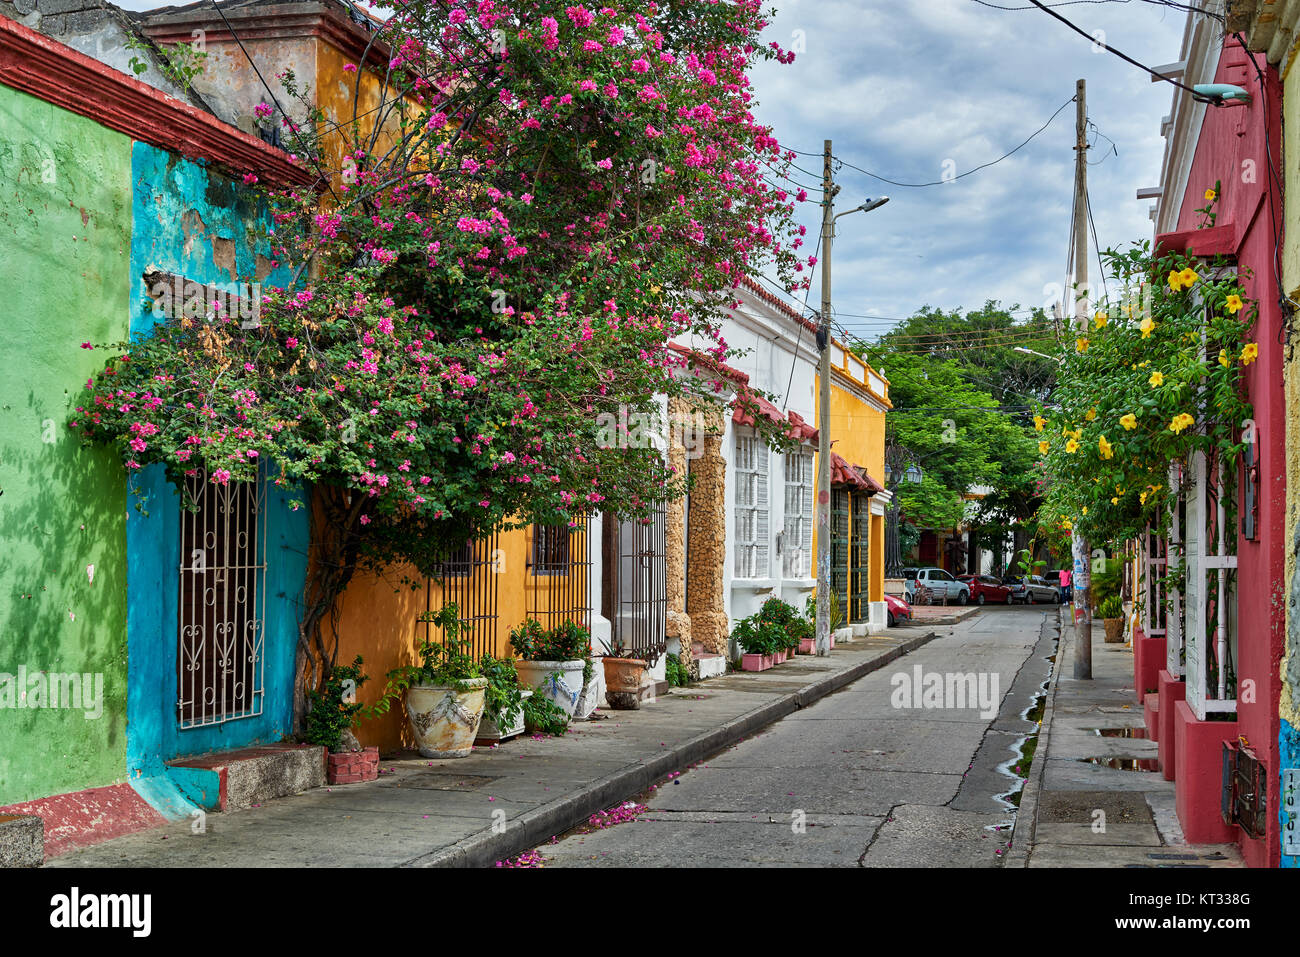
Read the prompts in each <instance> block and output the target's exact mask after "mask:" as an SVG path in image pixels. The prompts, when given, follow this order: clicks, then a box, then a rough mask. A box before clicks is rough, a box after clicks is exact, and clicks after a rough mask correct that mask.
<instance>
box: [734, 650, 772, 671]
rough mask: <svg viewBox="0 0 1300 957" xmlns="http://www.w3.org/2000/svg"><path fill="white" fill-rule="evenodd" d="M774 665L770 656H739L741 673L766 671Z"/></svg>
mask: <svg viewBox="0 0 1300 957" xmlns="http://www.w3.org/2000/svg"><path fill="white" fill-rule="evenodd" d="M775 664H776V660H775V659H774V658H773V657H772V656H771V655H752V654H744V655H741V656H740V670H741V671H767V669H768V668H771V667H772V666H773V665H775Z"/></svg>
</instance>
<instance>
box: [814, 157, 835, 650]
mask: <svg viewBox="0 0 1300 957" xmlns="http://www.w3.org/2000/svg"><path fill="white" fill-rule="evenodd" d="M823 150H824V151H823V154H822V258H821V261H820V262H819V264H818V265H820V266H821V270H822V311H821V316H820V319H821V321H820V322H819V323H818V332H817V346H818V348H820V349H821V355H820V356H819V358H818V360H817V654H818V655H821V656H826V655H829V654H830V653H831V243H832V242H833V240H834V232H835V217H834V214H833V207H834V204H835V193H836V191H837V190H838V189H839V187H837V186H836V185H835V184H834V183H833V182H832V181H831V141H830V140H826V141H825V143H824V145H823Z"/></svg>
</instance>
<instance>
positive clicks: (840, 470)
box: [831, 452, 885, 495]
mask: <svg viewBox="0 0 1300 957" xmlns="http://www.w3.org/2000/svg"><path fill="white" fill-rule="evenodd" d="M831 484H832V485H847V486H849V487H850V488H854V489H857V490H858V491H861V492H866V493H867V494H868V495H875V494H876V493H877V492H883V491H884V490H885V488H884V486H883V485H881V484H880V483H879V482H877V481H876V480H875V479H873V478H872V477H871V476H870V475H869V474H868V473H867V470H866V469H865V468H863V467H862V466H860V465H850V464H849V463H848V462H846V461H845V459H844V456H842V455H840V454H839V453H838V452H832V453H831Z"/></svg>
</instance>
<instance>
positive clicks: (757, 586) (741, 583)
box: [731, 578, 780, 591]
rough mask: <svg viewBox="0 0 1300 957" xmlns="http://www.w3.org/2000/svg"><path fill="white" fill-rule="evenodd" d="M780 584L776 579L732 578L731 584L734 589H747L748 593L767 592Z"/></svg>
mask: <svg viewBox="0 0 1300 957" xmlns="http://www.w3.org/2000/svg"><path fill="white" fill-rule="evenodd" d="M779 583H780V579H777V578H733V579H732V580H731V584H732V586H733V587H735V588H747V589H749V590H750V591H767V590H769V589H772V588H775V587H776V586H777V585H778V584H779Z"/></svg>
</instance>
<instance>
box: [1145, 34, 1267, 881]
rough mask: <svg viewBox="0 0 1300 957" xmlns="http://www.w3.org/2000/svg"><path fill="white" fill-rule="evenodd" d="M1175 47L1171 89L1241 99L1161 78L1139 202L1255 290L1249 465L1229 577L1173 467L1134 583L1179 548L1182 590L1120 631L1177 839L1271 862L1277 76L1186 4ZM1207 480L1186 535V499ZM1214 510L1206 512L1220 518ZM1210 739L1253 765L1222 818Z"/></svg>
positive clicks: (1179, 243)
mask: <svg viewBox="0 0 1300 957" xmlns="http://www.w3.org/2000/svg"><path fill="white" fill-rule="evenodd" d="M1181 60H1182V63H1183V64H1184V65H1183V66H1182V73H1181V75H1180V76H1178V79H1179V80H1180V82H1182V83H1184V84H1186V85H1187V86H1194V85H1197V84H1204V83H1225V84H1232V85H1234V86H1238V87H1241V88H1243V89H1245V90H1247V91H1248V92H1249V94H1250V99H1249V102H1248V103H1246V104H1244V105H1232V106H1223V107H1219V106H1214V105H1208V104H1205V103H1201V102H1197V101H1196V100H1195V98H1193V96H1192V95H1191V94H1190V93H1189V92H1187V91H1186V90H1183V89H1177V88H1175V90H1174V97H1173V108H1172V110H1171V112H1170V115H1169V116H1168V117H1166V118H1165V120H1164V123H1163V124H1162V126H1163V132H1164V135H1165V137H1166V148H1165V157H1164V164H1163V169H1162V173H1161V183H1160V188H1159V191H1158V199H1157V205H1156V206H1154V207H1153V208H1152V213H1153V219H1154V220H1155V222H1156V241H1157V244H1158V245H1159V246H1160V247H1162V248H1166V249H1182V250H1186V251H1189V252H1190V253H1192V254H1194V255H1197V256H1205V257H1213V256H1215V255H1217V254H1222V255H1224V256H1226V257H1228V258H1229V259H1230V260H1232V261H1233V262H1235V264H1236V266H1237V269H1238V274H1239V276H1240V277H1241V282H1242V285H1243V286H1244V288H1245V290H1246V292H1247V294H1248V295H1249V296H1250V297H1252V298H1254V299H1256V300H1257V301H1258V303H1259V316H1258V320H1257V322H1256V325H1255V327H1254V329H1253V330H1252V332H1251V334H1250V335H1249V336H1248V339H1247V341H1254V342H1256V343H1257V344H1258V346H1259V357H1258V361H1256V362H1254V363H1253V364H1251V365H1249V366H1248V367H1247V368H1246V369H1245V370H1244V381H1245V383H1246V389H1247V396H1248V399H1249V401H1250V402H1251V404H1252V406H1253V409H1254V414H1253V418H1254V431H1255V435H1256V437H1257V442H1256V444H1255V445H1254V448H1253V453H1248V455H1247V461H1249V456H1250V454H1253V455H1254V457H1255V460H1256V462H1257V469H1256V471H1254V472H1253V473H1251V471H1250V469H1249V468H1248V466H1247V465H1243V466H1242V473H1241V476H1240V480H1239V482H1238V490H1237V495H1238V498H1237V502H1236V504H1237V506H1238V509H1239V511H1238V513H1237V514H1238V519H1237V521H1236V524H1235V529H1234V528H1233V526H1232V525H1231V524H1229V525H1226V526H1225V527H1226V528H1228V529H1229V532H1228V535H1227V536H1225V539H1226V541H1227V544H1226V545H1225V549H1224V552H1225V554H1226V555H1228V556H1231V555H1232V554H1233V552H1234V551H1235V555H1236V571H1235V574H1234V573H1232V572H1231V570H1230V567H1224V568H1222V570H1221V568H1220V566H1223V565H1225V564H1227V563H1224V562H1219V561H1217V559H1216V558H1215V557H1214V551H1213V550H1212V549H1211V547H1210V543H1211V537H1210V536H1211V533H1210V532H1208V531H1206V528H1207V522H1208V523H1209V524H1210V525H1213V524H1214V523H1215V522H1216V519H1215V511H1216V500H1215V496H1214V491H1215V485H1216V481H1215V478H1214V476H1213V475H1209V476H1208V477H1207V476H1206V475H1204V474H1202V475H1201V477H1200V488H1199V490H1198V487H1197V476H1196V474H1195V472H1196V470H1195V468H1191V469H1188V470H1187V471H1186V472H1184V474H1183V479H1182V487H1183V489H1184V492H1185V498H1186V499H1187V500H1189V501H1191V502H1192V503H1193V507H1192V508H1190V509H1189V511H1188V513H1187V514H1188V516H1190V517H1188V518H1187V519H1185V521H1184V523H1183V525H1182V526H1181V527H1178V528H1176V529H1174V530H1172V531H1171V534H1170V535H1168V536H1167V537H1166V539H1165V540H1163V541H1160V542H1158V543H1155V544H1152V543H1146V548H1145V549H1144V550H1145V552H1146V555H1147V560H1146V561H1145V562H1144V563H1143V567H1144V569H1145V572H1146V577H1147V580H1148V583H1149V584H1148V587H1149V588H1151V589H1152V590H1153V591H1154V592H1156V593H1157V594H1159V593H1160V592H1161V589H1160V587H1159V586H1158V584H1157V583H1158V582H1159V581H1160V578H1161V574H1162V570H1161V568H1160V565H1161V563H1162V562H1163V561H1164V556H1165V555H1166V554H1167V555H1168V560H1169V561H1170V562H1171V563H1175V562H1177V561H1178V560H1179V558H1180V557H1181V558H1184V559H1186V560H1187V563H1188V564H1187V567H1188V572H1187V576H1188V577H1187V578H1186V579H1185V582H1186V588H1185V591H1186V594H1183V595H1179V594H1178V593H1177V592H1174V591H1172V590H1171V591H1170V597H1172V598H1173V600H1174V604H1173V605H1172V606H1171V607H1170V608H1169V609H1168V611H1167V612H1166V613H1165V614H1163V615H1161V614H1160V613H1158V612H1152V611H1151V610H1150V608H1149V610H1148V613H1147V614H1146V615H1145V616H1144V618H1143V620H1142V621H1141V622H1140V627H1141V629H1142V631H1141V633H1140V634H1138V635H1136V636H1135V640H1134V651H1135V660H1136V668H1135V676H1134V681H1135V686H1136V688H1137V691H1138V694H1139V695H1143V694H1144V693H1145V692H1149V691H1150V690H1151V688H1152V687H1157V689H1158V690H1157V693H1156V694H1154V695H1147V700H1146V701H1145V702H1144V705H1145V710H1146V716H1147V722H1148V726H1149V728H1150V731H1151V734H1152V735H1153V736H1154V737H1156V738H1157V739H1158V742H1159V747H1160V758H1161V767H1162V770H1163V771H1164V773H1165V776H1166V777H1167V778H1171V779H1172V780H1174V781H1175V788H1176V794H1177V810H1178V817H1179V821H1180V823H1181V825H1182V828H1183V830H1184V832H1185V834H1186V836H1187V838H1188V840H1189V841H1193V842H1236V843H1238V844H1239V845H1240V846H1241V849H1242V853H1243V856H1244V857H1245V859H1246V861H1247V863H1249V864H1250V865H1251V866H1255V867H1276V866H1278V864H1279V857H1280V854H1279V850H1280V842H1279V832H1278V827H1279V824H1278V815H1277V808H1278V806H1279V803H1278V798H1279V795H1278V790H1279V788H1278V766H1279V765H1278V760H1279V757H1278V730H1279V718H1278V697H1279V693H1280V690H1281V684H1280V679H1279V663H1280V661H1281V657H1282V651H1283V646H1284V639H1285V619H1284V609H1285V595H1284V594H1283V590H1284V589H1283V572H1284V552H1283V549H1284V547H1285V540H1284V536H1285V533H1284V512H1285V507H1286V468H1285V458H1284V447H1283V436H1284V430H1283V415H1284V401H1283V396H1284V392H1283V355H1282V353H1283V347H1282V345H1281V340H1282V337H1281V335H1280V330H1281V327H1282V321H1283V318H1282V315H1281V306H1280V303H1279V300H1280V294H1279V289H1280V284H1279V282H1278V270H1279V262H1280V250H1279V244H1280V242H1281V230H1282V225H1283V213H1282V206H1281V192H1282V191H1281V181H1280V179H1279V178H1278V175H1276V174H1274V172H1273V171H1274V170H1280V169H1281V166H1280V162H1281V154H1280V145H1281V110H1280V106H1281V88H1280V85H1279V81H1278V76H1277V73H1276V71H1275V70H1274V69H1272V68H1270V67H1269V66H1268V65H1267V63H1266V62H1265V58H1264V56H1262V55H1258V56H1255V57H1253V58H1252V56H1251V55H1248V54H1247V53H1246V51H1245V50H1244V49H1243V47H1242V46H1241V45H1240V44H1239V43H1237V42H1236V41H1235V40H1234V39H1232V38H1231V37H1227V38H1223V37H1222V31H1221V27H1220V25H1219V24H1218V23H1217V22H1216V21H1214V20H1212V19H1209V18H1206V17H1203V16H1198V15H1196V14H1192V15H1190V16H1189V18H1188V24H1187V29H1186V31H1185V33H1184V38H1183V49H1182V55H1181ZM1216 184H1218V188H1219V192H1218V197H1217V201H1216V204H1215V213H1216V218H1215V220H1214V224H1213V225H1212V226H1206V225H1204V224H1205V222H1206V217H1205V215H1204V214H1203V213H1202V212H1198V210H1199V209H1202V208H1204V207H1205V206H1206V205H1207V200H1206V198H1205V197H1206V191H1207V190H1210V189H1214V188H1215V186H1216ZM1155 193H1156V191H1154V190H1151V191H1143V194H1142V195H1153V194H1155ZM1247 428H1249V426H1247ZM1171 487H1172V486H1171ZM1207 487H1208V491H1209V494H1208V496H1206V497H1205V498H1204V501H1205V503H1206V504H1205V505H1204V506H1201V507H1200V512H1199V516H1200V520H1199V528H1200V531H1199V532H1198V528H1197V524H1196V522H1197V520H1196V517H1195V516H1196V514H1197V513H1196V512H1195V500H1196V495H1197V494H1198V491H1199V493H1200V494H1202V495H1205V490H1206V488H1207ZM1222 515H1223V513H1219V516H1220V517H1219V518H1218V519H1217V521H1220V522H1222V521H1223V520H1224V519H1223V517H1222ZM1198 534H1199V535H1200V536H1201V537H1199V538H1198V537H1197V536H1198ZM1234 537H1235V543H1234V542H1233V541H1232V539H1233V538H1234ZM1233 544H1235V550H1234V548H1233V547H1232V546H1233ZM1198 546H1199V547H1198ZM1215 550H1217V549H1215ZM1153 556H1154V558H1155V560H1154V561H1152V558H1153ZM1197 563H1199V565H1197ZM1198 573H1199V575H1200V577H1199V578H1197V579H1195V580H1194V579H1193V577H1192V576H1194V575H1196V574H1198ZM1220 576H1223V577H1224V578H1225V581H1226V582H1227V583H1228V584H1227V586H1226V588H1225V591H1223V592H1219V591H1218V587H1219V586H1218V580H1219V577H1220ZM1234 579H1235V592H1236V594H1235V607H1234V606H1233V601H1232V597H1231V596H1232V589H1233V587H1234V583H1233V582H1234ZM1198 593H1199V595H1200V602H1201V606H1200V607H1201V608H1202V609H1203V608H1204V607H1205V604H1206V602H1207V596H1208V601H1209V602H1210V604H1212V605H1213V604H1214V602H1215V600H1216V599H1215V596H1216V594H1226V595H1227V596H1228V600H1227V602H1226V603H1225V602H1222V601H1220V607H1222V606H1223V605H1224V604H1226V609H1227V614H1226V615H1220V616H1219V617H1220V618H1223V619H1225V621H1226V622H1227V624H1226V625H1225V626H1224V629H1225V631H1224V634H1223V635H1216V634H1214V633H1211V632H1207V631H1206V629H1205V627H1204V622H1205V620H1206V616H1205V615H1204V614H1202V615H1201V623H1202V624H1201V626H1200V633H1199V634H1198V633H1197V625H1196V624H1195V621H1194V619H1195V615H1194V612H1193V607H1192V606H1193V603H1194V600H1195V595H1196V594H1198ZM1151 604H1152V603H1151V602H1148V605H1149V606H1150V605H1151ZM1234 619H1235V626H1234V624H1233V621H1234ZM1217 620H1218V619H1216V621H1217ZM1218 639H1222V644H1220V643H1219V641H1218ZM1225 652H1226V653H1225ZM1210 661H1215V662H1219V661H1222V663H1223V664H1222V665H1221V666H1220V667H1219V669H1218V670H1219V671H1220V672H1223V671H1224V670H1225V669H1224V667H1223V665H1228V664H1230V666H1231V668H1230V672H1228V673H1230V674H1231V675H1232V677H1233V679H1235V688H1234V687H1233V686H1232V684H1228V685H1227V687H1226V693H1225V691H1224V689H1223V688H1222V687H1215V686H1214V685H1215V682H1214V681H1213V680H1211V681H1209V682H1206V681H1205V680H1204V675H1205V674H1206V665H1207V663H1208V662H1210ZM1198 665H1199V667H1198ZM1198 673H1199V675H1200V676H1201V678H1202V680H1201V681H1200V683H1199V686H1198V682H1197V676H1198ZM1213 674H1214V673H1213V672H1211V675H1213ZM1225 744H1226V745H1228V747H1229V754H1228V760H1229V761H1233V760H1235V761H1239V762H1240V763H1241V768H1242V770H1243V773H1244V772H1245V771H1247V770H1249V771H1251V773H1252V774H1254V773H1257V774H1258V781H1259V784H1260V787H1259V789H1258V790H1259V796H1260V797H1264V798H1266V800H1265V801H1264V802H1263V803H1262V805H1261V803H1260V802H1259V801H1258V799H1255V798H1252V797H1251V796H1250V795H1249V794H1247V793H1245V791H1244V790H1243V791H1240V792H1239V793H1240V802H1239V803H1238V805H1237V807H1238V809H1239V811H1240V814H1239V815H1234V814H1232V813H1230V814H1229V817H1230V818H1235V820H1233V822H1232V823H1229V822H1228V821H1225V818H1224V815H1223V813H1222V811H1221V797H1222V795H1223V792H1224V784H1225V777H1227V778H1229V783H1231V779H1232V778H1233V777H1234V776H1233V775H1230V774H1229V775H1225V772H1224V762H1225ZM1233 748H1235V749H1236V750H1235V751H1234V750H1233ZM1230 793H1231V792H1230Z"/></svg>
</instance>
